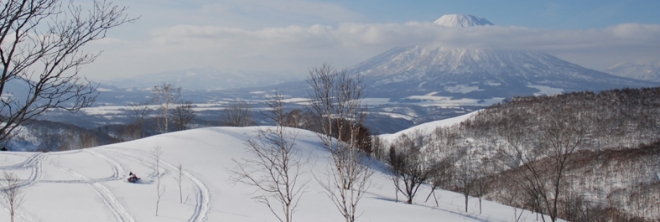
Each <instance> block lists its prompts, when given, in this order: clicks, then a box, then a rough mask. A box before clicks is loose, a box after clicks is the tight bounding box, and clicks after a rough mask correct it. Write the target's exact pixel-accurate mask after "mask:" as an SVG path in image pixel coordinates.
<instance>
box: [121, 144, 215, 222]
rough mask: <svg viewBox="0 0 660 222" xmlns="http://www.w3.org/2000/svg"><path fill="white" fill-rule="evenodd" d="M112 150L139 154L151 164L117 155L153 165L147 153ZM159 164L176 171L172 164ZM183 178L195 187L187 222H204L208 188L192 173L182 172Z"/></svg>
mask: <svg viewBox="0 0 660 222" xmlns="http://www.w3.org/2000/svg"><path fill="white" fill-rule="evenodd" d="M113 150H116V151H118V152H121V153H129V152H130V153H131V154H134V153H138V154H141V155H142V156H145V157H146V159H149V160H150V162H152V163H151V164H150V165H147V164H146V161H145V160H144V159H143V158H139V157H137V156H133V155H129V154H119V155H123V156H126V157H130V158H134V159H137V160H139V161H140V162H141V163H143V164H144V165H147V166H150V167H153V165H154V163H153V161H152V160H151V158H150V154H149V153H147V152H144V151H141V150H135V149H132V150H130V151H127V150H119V149H113ZM161 163H162V165H163V166H167V168H170V169H172V170H173V171H176V170H178V169H177V167H175V166H174V165H173V164H171V163H169V162H167V161H164V160H162V159H161ZM165 173H167V172H165ZM165 173H163V174H162V175H164V174H165ZM183 176H185V177H186V179H187V180H189V181H190V182H192V184H193V185H194V186H195V191H196V193H195V197H196V198H195V211H194V212H193V215H191V216H190V218H189V219H188V221H189V222H202V221H206V219H207V217H208V214H209V212H210V209H211V196H210V194H209V189H208V187H207V186H206V185H205V184H204V182H202V181H201V180H200V179H199V178H197V177H195V176H194V175H193V174H192V173H190V172H189V171H187V170H184V171H183Z"/></svg>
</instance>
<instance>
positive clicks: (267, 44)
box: [80, 0, 660, 80]
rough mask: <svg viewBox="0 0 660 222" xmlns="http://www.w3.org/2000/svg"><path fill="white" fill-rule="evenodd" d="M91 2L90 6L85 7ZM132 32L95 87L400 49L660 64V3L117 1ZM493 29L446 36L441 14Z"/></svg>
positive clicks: (101, 44) (287, 68) (117, 39)
mask: <svg viewBox="0 0 660 222" xmlns="http://www.w3.org/2000/svg"><path fill="white" fill-rule="evenodd" d="M80 1H89V0H80ZM115 4H118V5H123V6H128V7H129V10H128V12H129V14H130V15H132V16H140V19H139V20H137V21H136V22H135V23H132V24H125V25H123V26H120V27H117V28H115V29H112V30H110V32H109V33H108V36H107V38H106V39H103V40H99V41H97V42H93V43H91V44H90V45H89V47H88V49H90V50H102V51H103V54H102V55H101V57H100V58H99V59H98V60H97V62H95V63H93V64H91V65H88V66H87V67H85V68H83V73H85V75H86V76H88V77H90V78H91V79H93V80H104V79H109V78H121V77H128V76H135V75H140V74H147V73H156V72H164V71H172V70H183V69H188V68H197V67H213V68H217V69H223V70H241V71H250V72H259V73H269V74H278V75H289V76H304V75H305V74H306V72H307V70H308V69H309V68H311V67H314V66H317V65H319V64H322V63H324V62H329V63H332V64H334V65H335V66H339V67H350V66H352V65H355V64H358V63H359V62H361V61H363V60H365V59H368V58H370V57H372V56H375V55H377V54H379V53H381V52H384V51H386V50H387V49H389V48H392V47H395V46H402V45H417V44H419V45H423V44H433V45H443V46H448V47H485V48H494V49H507V50H533V51H543V52H547V53H550V54H552V55H555V56H558V57H560V58H562V59H566V60H568V61H570V62H574V63H577V64H579V65H583V66H585V67H588V68H594V69H599V70H604V69H606V68H607V67H610V66H613V65H615V64H616V63H618V62H632V61H651V60H653V61H657V60H659V58H660V16H658V15H657V12H658V11H659V10H660V1H656V0H645V1H641V0H638V1H636V0H621V1H613V0H599V1H595V0H594V1H587V0H585V1H535V0H526V1H522V0H521V1H512V0H480V1H468V0H453V1H449V0H446V1H442V0H436V1H426V0H424V1H400V0H398V1H397V0H359V1H358V0H333V1H331V0H249V1H246V0H187V1H183V0H139V1H136V0H117V1H115ZM454 13H457V14H471V15H476V16H481V17H484V18H486V19H488V20H490V21H491V22H493V23H495V25H496V27H490V28H476V29H447V28H442V27H438V26H437V25H434V24H432V22H433V21H434V20H436V19H437V18H439V17H440V16H442V15H444V14H454Z"/></svg>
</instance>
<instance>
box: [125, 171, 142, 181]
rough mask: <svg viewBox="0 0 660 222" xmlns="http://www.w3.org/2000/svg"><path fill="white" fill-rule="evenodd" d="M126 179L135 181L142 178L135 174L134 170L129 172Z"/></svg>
mask: <svg viewBox="0 0 660 222" xmlns="http://www.w3.org/2000/svg"><path fill="white" fill-rule="evenodd" d="M126 180H128V182H131V183H135V182H137V181H138V180H140V178H139V177H138V176H137V175H135V174H134V173H133V172H130V173H129V174H128V178H126Z"/></svg>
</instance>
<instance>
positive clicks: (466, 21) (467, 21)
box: [433, 14, 494, 27]
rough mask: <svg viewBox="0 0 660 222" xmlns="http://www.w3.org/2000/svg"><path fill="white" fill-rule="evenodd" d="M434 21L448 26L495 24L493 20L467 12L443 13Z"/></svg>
mask: <svg viewBox="0 0 660 222" xmlns="http://www.w3.org/2000/svg"><path fill="white" fill-rule="evenodd" d="M433 23H435V24H438V25H442V26H447V27H470V26H487V25H494V24H493V23H492V22H490V21H488V20H486V19H485V18H482V17H479V16H474V15H466V14H447V15H443V16H441V17H440V18H438V19H437V20H435V22H433Z"/></svg>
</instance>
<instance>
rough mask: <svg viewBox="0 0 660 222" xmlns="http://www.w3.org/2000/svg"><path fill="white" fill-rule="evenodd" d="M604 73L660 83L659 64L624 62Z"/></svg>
mask: <svg viewBox="0 0 660 222" xmlns="http://www.w3.org/2000/svg"><path fill="white" fill-rule="evenodd" d="M605 71H606V72H608V73H611V74H613V75H617V76H621V77H626V78H633V79H639V80H644V81H652V82H660V62H624V63H619V64H616V65H614V66H612V67H610V68H608V69H607V70H605Z"/></svg>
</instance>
